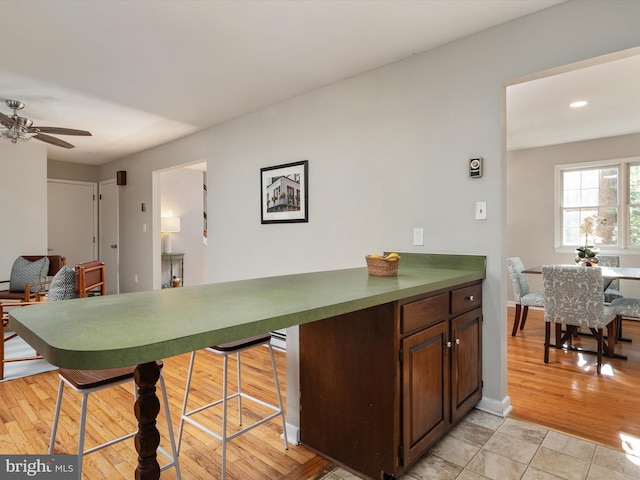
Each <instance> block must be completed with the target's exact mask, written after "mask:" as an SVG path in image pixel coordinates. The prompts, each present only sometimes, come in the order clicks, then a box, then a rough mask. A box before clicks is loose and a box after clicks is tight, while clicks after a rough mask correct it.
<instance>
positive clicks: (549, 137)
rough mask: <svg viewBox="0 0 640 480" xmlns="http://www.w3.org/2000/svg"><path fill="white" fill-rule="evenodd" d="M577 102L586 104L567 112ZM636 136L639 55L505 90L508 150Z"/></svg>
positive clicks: (639, 102)
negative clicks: (571, 104) (581, 101)
mask: <svg viewBox="0 0 640 480" xmlns="http://www.w3.org/2000/svg"><path fill="white" fill-rule="evenodd" d="M633 53H638V52H636V51H635V50H634V52H633ZM578 100H584V101H587V102H588V104H587V105H586V106H584V107H581V108H571V107H569V104H570V103H572V102H574V101H578ZM637 132H640V54H636V55H632V56H628V57H624V58H618V59H614V60H610V61H606V63H599V64H595V65H591V66H587V67H582V68H578V69H575V70H571V71H568V72H565V73H560V74H556V75H553V76H547V77H544V78H540V79H537V80H533V81H529V82H526V83H520V84H518V85H513V86H510V87H508V88H507V149H509V150H517V149H521V148H532V147H540V146H544V145H555V144H560V143H568V142H576V141H580V140H589V139H595V138H605V137H611V136H616V135H626V134H629V133H637Z"/></svg>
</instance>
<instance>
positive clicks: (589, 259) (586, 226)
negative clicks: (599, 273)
mask: <svg viewBox="0 0 640 480" xmlns="http://www.w3.org/2000/svg"><path fill="white" fill-rule="evenodd" d="M606 221H607V220H606V219H605V218H598V217H595V216H591V217H587V218H585V219H584V221H583V222H582V225H580V233H581V234H582V235H584V246H582V247H578V248H577V249H576V253H577V254H578V256H577V257H576V263H584V264H585V265H587V266H590V265H594V264H597V263H598V258H597V257H596V255H598V252H599V251H600V250H599V249H598V248H596V247H593V246H591V245H589V235H591V236H592V237H593V236H594V233H595V229H596V227H597V225H604V224H605V223H606Z"/></svg>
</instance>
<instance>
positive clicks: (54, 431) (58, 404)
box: [49, 380, 64, 455]
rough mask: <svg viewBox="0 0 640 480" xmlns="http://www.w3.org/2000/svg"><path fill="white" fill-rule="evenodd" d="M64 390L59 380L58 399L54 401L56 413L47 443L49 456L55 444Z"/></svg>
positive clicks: (62, 383)
mask: <svg viewBox="0 0 640 480" xmlns="http://www.w3.org/2000/svg"><path fill="white" fill-rule="evenodd" d="M63 390H64V382H63V381H62V380H60V385H59V386H58V399H57V400H56V411H55V413H54V414H53V427H52V428H51V440H50V441H49V455H52V454H53V449H54V447H55V443H56V434H57V432H58V419H59V418H60V410H61V407H62V393H63Z"/></svg>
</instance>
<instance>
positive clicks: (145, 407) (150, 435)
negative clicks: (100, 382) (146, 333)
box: [134, 362, 160, 480]
mask: <svg viewBox="0 0 640 480" xmlns="http://www.w3.org/2000/svg"><path fill="white" fill-rule="evenodd" d="M159 378H160V368H159V367H158V364H157V363H156V362H149V363H143V364H141V365H138V366H137V367H136V369H135V372H134V379H135V382H136V385H137V387H138V399H137V400H136V403H135V407H134V411H135V414H136V418H137V419H138V433H137V434H136V436H135V445H136V451H137V452H138V467H137V468H136V473H135V480H158V479H159V478H160V465H159V464H158V459H157V453H156V451H157V449H158V445H160V432H159V431H158V429H157V428H156V418H157V416H158V413H160V400H158V397H157V396H156V382H157V381H158V379H159Z"/></svg>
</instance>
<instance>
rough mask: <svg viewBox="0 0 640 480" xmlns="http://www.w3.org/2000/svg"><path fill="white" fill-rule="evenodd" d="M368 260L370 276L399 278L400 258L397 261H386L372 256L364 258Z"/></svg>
mask: <svg viewBox="0 0 640 480" xmlns="http://www.w3.org/2000/svg"><path fill="white" fill-rule="evenodd" d="M364 258H365V259H366V260H367V268H368V269H369V275H373V276H374V277H397V276H398V264H399V263H400V257H397V260H395V261H392V260H386V259H385V258H383V257H378V258H374V257H372V256H371V255H367V256H366V257H364Z"/></svg>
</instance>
